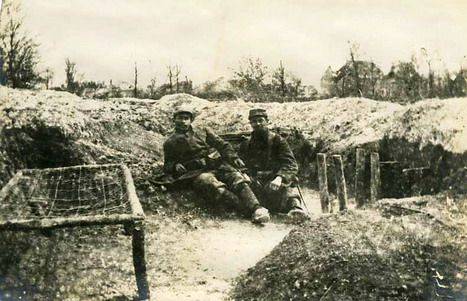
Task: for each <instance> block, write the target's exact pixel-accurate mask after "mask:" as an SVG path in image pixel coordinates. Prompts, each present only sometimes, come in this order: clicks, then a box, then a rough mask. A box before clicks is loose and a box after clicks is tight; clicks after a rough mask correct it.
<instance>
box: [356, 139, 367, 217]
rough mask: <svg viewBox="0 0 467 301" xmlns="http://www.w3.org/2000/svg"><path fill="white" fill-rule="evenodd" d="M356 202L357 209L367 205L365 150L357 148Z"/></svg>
mask: <svg viewBox="0 0 467 301" xmlns="http://www.w3.org/2000/svg"><path fill="white" fill-rule="evenodd" d="M355 201H356V202H357V207H358V208H359V207H362V206H363V205H364V204H365V150H364V149H362V148H357V153H356V159H355Z"/></svg>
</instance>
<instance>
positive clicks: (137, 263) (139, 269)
mask: <svg viewBox="0 0 467 301" xmlns="http://www.w3.org/2000/svg"><path fill="white" fill-rule="evenodd" d="M132 247H133V265H134V267H135V276H136V285H137V286H138V296H139V299H138V300H149V299H150V291H149V282H148V276H147V273H146V254H145V251H144V226H143V223H142V222H135V223H134V225H133V236H132Z"/></svg>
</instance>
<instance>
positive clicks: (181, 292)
mask: <svg viewBox="0 0 467 301" xmlns="http://www.w3.org/2000/svg"><path fill="white" fill-rule="evenodd" d="M466 101H467V99H465V98H458V99H447V100H438V99H433V100H427V101H421V102H417V103H415V104H412V105H407V106H402V105H398V104H393V103H387V102H378V101H373V100H369V99H364V98H347V99H330V100H319V101H314V102H305V103H288V104H279V103H268V104H266V103H264V104H258V105H255V104H252V103H246V102H243V101H240V100H236V101H229V102H223V103H216V102H209V101H207V100H204V99H200V98H196V97H193V96H190V95H187V94H178V95H170V96H166V97H164V98H162V99H160V100H157V101H153V100H137V99H110V100H102V101H98V100H92V99H81V98H79V97H77V96H74V95H72V94H69V93H65V92H51V91H26V90H13V89H8V88H3V87H0V131H1V134H0V141H1V143H0V185H1V186H3V185H4V184H5V183H6V182H7V181H8V180H9V179H10V178H11V176H12V175H13V174H14V172H15V171H17V170H19V169H21V168H26V167H28V168H36V167H38V168H42V167H54V166H66V165H75V164H96V163H97V164H99V163H126V164H127V165H128V166H129V167H130V169H131V170H132V173H133V177H134V179H135V183H136V186H137V190H138V191H137V192H138V194H139V196H140V199H141V201H142V203H143V207H144V209H145V211H146V213H147V215H148V233H149V234H148V236H147V245H148V257H149V258H150V259H149V261H150V270H149V275H150V282H151V287H152V289H153V291H155V292H156V294H155V297H156V298H157V296H158V295H157V294H159V295H160V296H166V295H164V294H166V293H167V291H170V292H172V293H173V292H175V293H173V294H172V295H171V296H172V297H173V299H172V300H219V299H220V298H223V297H226V293H227V291H228V290H229V288H230V286H229V281H230V280H231V279H232V277H234V276H235V275H234V274H232V275H230V276H229V277H224V278H222V279H221V280H222V281H220V280H219V277H220V276H219V275H222V273H220V274H206V273H208V272H206V271H204V268H203V269H201V270H198V269H197V268H195V266H197V263H196V262H195V261H194V259H193V260H191V261H190V260H188V262H182V261H180V262H178V263H177V258H178V259H180V258H190V257H189V256H190V254H195V253H196V254H202V253H203V252H204V251H205V248H207V246H204V245H200V244H198V245H196V246H195V247H193V248H190V245H193V243H194V241H199V240H202V237H203V236H202V234H200V233H206V235H213V232H215V231H216V229H226V228H227V229H231V230H232V229H235V231H237V230H238V229H241V230H242V231H244V232H245V233H249V232H251V233H253V232H254V233H256V232H255V231H260V230H261V229H258V228H249V227H252V226H251V225H249V224H248V223H247V225H245V224H244V222H243V221H239V217H237V216H232V215H230V213H225V212H224V211H223V210H220V209H215V210H214V211H212V210H210V209H207V208H209V206H202V207H201V209H195V208H197V207H198V206H197V205H195V203H197V202H200V201H201V200H198V199H197V198H195V197H194V196H193V195H191V194H186V193H181V194H178V193H174V192H169V193H167V192H164V191H162V190H161V189H160V188H158V187H157V186H155V185H153V184H151V182H150V180H151V179H153V178H154V177H155V176H157V174H159V172H160V166H161V164H162V152H161V150H162V149H161V147H162V142H163V140H164V139H165V137H166V136H167V135H168V134H169V133H170V131H171V127H172V126H171V116H172V112H173V111H174V109H175V108H176V107H179V106H185V107H191V108H193V109H194V110H195V111H196V112H197V118H196V121H195V122H196V124H198V125H206V126H210V127H212V128H213V129H214V130H215V131H217V132H218V133H227V132H238V131H247V130H249V125H248V123H247V118H246V115H247V112H248V110H249V109H250V108H253V107H256V106H259V107H262V108H266V109H267V110H268V112H269V115H270V116H271V120H272V121H273V122H272V123H273V126H278V127H296V128H299V129H301V130H304V131H305V133H306V134H307V137H308V139H309V141H317V140H319V141H320V142H322V143H323V145H324V146H323V149H324V150H326V151H333V152H340V151H348V150H349V149H352V148H354V147H355V146H359V145H366V144H371V143H374V142H378V141H380V140H381V139H383V138H385V137H386V138H388V139H404V141H407V142H410V143H417V147H418V148H415V150H421V149H422V148H424V147H425V146H429V145H435V146H437V147H440V148H441V150H440V151H441V152H442V153H443V154H444V155H443V156H444V157H443V158H445V157H448V158H451V157H455V158H456V160H457V161H452V162H457V163H456V164H457V165H456V166H453V165H450V167H449V168H452V169H456V170H455V174H456V177H453V181H454V182H455V183H456V184H457V185H458V187H459V190H457V192H458V193H465V189H466V187H467V183H465V174H466V171H465V165H466V160H467V159H466V150H467V144H466V141H467V120H466V119H467V106H466V105H465V104H466ZM401 141H402V140H401ZM411 147H412V146H411ZM410 151H414V149H411V150H410ZM398 152H401V153H403V152H407V151H406V150H405V149H403V148H402V149H399V150H398ZM453 172H454V171H453ZM187 197H188V198H189V200H187ZM313 198H314V199H313V201H316V196H314V197H313ZM193 200H194V201H193ZM412 201H414V202H412ZM419 201H421V203H419ZM385 202H387V204H386V205H384V204H381V207H375V208H369V209H368V210H364V211H356V212H347V213H344V214H333V215H329V216H319V217H318V218H317V219H315V220H313V221H311V222H310V223H307V224H304V225H302V226H300V227H297V228H295V229H294V230H293V231H292V232H291V233H290V234H289V235H288V236H287V237H286V238H285V239H284V240H283V241H282V243H280V244H279V245H278V246H277V247H276V248H275V249H274V250H273V252H272V253H271V254H270V255H268V256H267V257H265V258H264V259H263V260H261V261H260V262H259V263H258V264H257V265H256V266H255V267H254V268H252V269H250V270H249V271H248V272H247V273H246V274H244V275H243V276H242V277H241V278H239V279H238V280H237V281H236V282H235V283H236V285H237V286H236V288H235V289H233V290H232V292H231V297H232V298H234V299H239V300H255V299H256V300H284V299H287V300H288V298H293V300H320V298H321V300H379V299H381V298H383V299H385V300H420V299H428V300H436V299H440V300H444V299H457V300H462V298H464V296H465V293H466V292H465V289H466V275H465V271H466V261H465V254H466V250H465V245H466V243H465V242H466V233H465V229H466V207H465V195H463V194H456V193H455V191H451V190H450V191H446V192H443V193H441V194H439V195H437V196H434V197H431V196H425V197H417V198H416V199H415V200H413V199H410V200H408V204H404V205H403V206H402V207H406V209H397V208H396V209H395V208H394V207H391V206H389V205H388V204H389V203H390V204H394V202H396V201H395V200H385ZM420 204H422V205H420ZM407 208H408V209H407ZM376 209H377V210H376ZM411 210H412V211H411ZM274 222H275V225H277V227H279V228H280V227H281V225H282V221H281V220H280V219H278V220H274ZM235 224H238V225H240V226H239V227H237V228H236V226H234V225H235ZM287 227H289V226H285V225H284V226H283V228H281V230H280V231H279V230H277V229H269V230H268V229H263V232H262V233H263V234H264V233H267V234H268V235H271V236H274V235H276V236H275V237H276V239H277V237H278V236H277V235H278V233H281V235H284V233H285V232H286V231H285V230H284V229H286V230H287V231H288V229H289V228H287ZM206 229H207V230H209V231H207V232H203V231H204V230H206ZM211 230H212V231H211ZM276 230H277V231H279V232H277V231H276ZM268 231H270V232H268ZM237 232H238V231H237ZM237 232H233V230H232V231H230V232H229V231H227V232H226V235H233V233H237ZM258 233H260V232H258ZM258 235H259V234H258ZM2 236H3V240H2V241H4V242H5V243H4V244H2V246H1V248H2V252H3V253H1V254H3V255H0V285H1V286H2V287H1V289H0V292H2V291H3V292H5V291H8V292H10V293H11V295H12V296H14V295H15V294H22V293H23V291H24V289H26V290H27V291H28V294H29V293H30V295H28V296H32V297H30V298H31V299H34V295H36V299H41V298H42V299H43V298H44V296H49V297H50V298H55V299H67V298H68V299H70V300H73V298H74V299H77V298H81V299H91V300H94V299H100V300H105V299H114V300H125V299H130V298H132V296H133V295H134V283H133V281H134V278H133V270H132V263H131V257H130V249H131V243H130V240H129V239H128V237H126V236H124V235H123V234H122V230H121V229H119V228H108V229H94V228H91V229H87V230H84V229H83V230H76V229H75V230H73V231H71V230H63V231H62V230H60V231H56V232H54V233H22V234H16V233H10V232H8V231H7V232H3V233H2ZM246 236H248V235H247V234H245V237H246ZM188 237H192V238H193V239H186V240H185V238H188ZM178 238H179V239H178ZM181 240H182V241H181ZM279 240H280V239H278V240H276V241H275V243H276V242H277V241H279ZM266 242H267V240H266ZM269 242H271V241H269ZM229 243H230V244H231V245H235V244H237V245H239V246H242V244H244V247H245V248H247V247H248V244H249V243H251V241H249V240H248V239H246V238H245V240H238V241H234V242H232V241H231V242H224V244H223V245H224V247H228V246H229ZM206 244H208V245H209V244H210V243H209V242H207V243H206ZM264 251H265V250H264V249H263V252H264ZM174 252H176V254H173V253H174ZM266 253H267V252H266ZM266 253H264V254H266ZM18 254H21V256H17V255H18ZM264 254H263V253H261V256H263V255H264ZM245 257H246V256H245ZM213 259H214V257H213ZM258 259H259V258H258ZM196 260H199V258H198V259H196ZM238 262H239V263H238V264H240V263H241V261H240V260H238ZM249 264H250V265H252V264H253V263H249ZM201 266H203V265H201ZM237 267H238V266H237ZM245 268H246V266H242V267H241V269H245ZM193 269H195V270H196V272H195V273H191V274H189V276H186V275H187V274H186V273H185V272H187V270H188V271H192V270H193ZM241 269H239V270H236V273H237V272H239V271H240V270H241ZM204 272H206V273H204ZM109 275H111V276H109ZM203 275H204V276H203ZM206 275H209V276H210V277H211V278H209V279H208V278H206ZM203 277H205V278H203ZM212 277H217V278H216V279H214V278H212ZM198 278H199V279H201V280H198ZM199 281H201V282H199ZM219 281H220V282H219ZM164 289H165V291H164ZM190 290H191V291H196V292H197V293H196V294H193V295H190V294H189V291H190ZM200 292H202V293H200ZM437 294H438V295H439V296H438V295H437ZM167 296H169V295H167ZM4 297H5V296H2V295H1V294H0V299H2V298H4ZM286 297H287V298H286ZM184 298H185V299H184ZM166 299H167V300H170V298H169V297H167V298H166Z"/></svg>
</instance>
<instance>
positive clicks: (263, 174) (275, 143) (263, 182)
mask: <svg viewBox="0 0 467 301" xmlns="http://www.w3.org/2000/svg"><path fill="white" fill-rule="evenodd" d="M248 119H249V120H250V125H251V127H252V128H253V132H252V134H251V137H250V138H249V139H248V140H247V141H245V142H243V143H242V144H241V146H240V150H239V155H240V158H241V159H242V160H243V161H244V162H245V165H246V167H247V169H248V171H247V173H248V174H249V175H250V177H251V179H252V184H251V188H252V189H253V191H254V193H255V194H256V196H257V197H258V199H259V201H260V203H261V204H262V205H263V206H264V207H266V208H267V209H269V210H270V211H276V212H287V213H288V216H289V217H290V218H292V219H293V220H295V221H303V220H306V219H309V215H308V214H307V213H306V212H305V211H303V208H302V204H301V200H300V197H299V193H298V189H297V184H298V177H297V173H298V165H297V161H296V160H295V157H294V155H293V153H292V150H291V149H290V146H289V144H288V143H287V140H285V139H284V138H282V137H281V136H280V135H279V134H275V133H272V132H271V131H269V129H268V124H269V120H268V115H267V113H266V111H265V110H263V109H253V110H250V112H249V116H248Z"/></svg>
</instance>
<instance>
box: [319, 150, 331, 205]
mask: <svg viewBox="0 0 467 301" xmlns="http://www.w3.org/2000/svg"><path fill="white" fill-rule="evenodd" d="M317 160H318V180H319V199H320V201H321V211H322V212H323V213H328V212H329V211H330V204H329V191H328V176H327V167H326V154H323V153H319V154H318V155H317Z"/></svg>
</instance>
